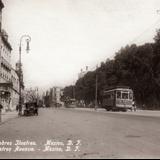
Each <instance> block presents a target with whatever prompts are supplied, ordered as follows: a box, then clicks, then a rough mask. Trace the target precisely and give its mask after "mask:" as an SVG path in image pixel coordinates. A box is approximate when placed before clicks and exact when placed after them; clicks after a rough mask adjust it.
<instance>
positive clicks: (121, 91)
mask: <svg viewBox="0 0 160 160" xmlns="http://www.w3.org/2000/svg"><path fill="white" fill-rule="evenodd" d="M133 103H134V100H133V90H132V89H130V88H129V87H128V86H116V87H111V88H107V89H105V90H104V91H103V101H102V106H103V108H105V109H106V110H107V111H124V112H126V111H127V110H133Z"/></svg>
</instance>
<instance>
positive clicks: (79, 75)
mask: <svg viewBox="0 0 160 160" xmlns="http://www.w3.org/2000/svg"><path fill="white" fill-rule="evenodd" d="M86 73H88V66H86V70H85V71H83V69H81V72H80V73H79V74H78V78H79V79H80V78H83V77H84V76H85V74H86Z"/></svg>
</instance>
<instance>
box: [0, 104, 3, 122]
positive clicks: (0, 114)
mask: <svg viewBox="0 0 160 160" xmlns="http://www.w3.org/2000/svg"><path fill="white" fill-rule="evenodd" d="M2 109H3V106H2V104H1V103H0V122H2Z"/></svg>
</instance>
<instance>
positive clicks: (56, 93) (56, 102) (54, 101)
mask: <svg viewBox="0 0 160 160" xmlns="http://www.w3.org/2000/svg"><path fill="white" fill-rule="evenodd" d="M61 96H62V88H60V87H53V88H51V89H50V104H51V105H52V106H55V107H57V106H60V105H61V104H62V102H61Z"/></svg>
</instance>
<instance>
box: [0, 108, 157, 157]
mask: <svg viewBox="0 0 160 160" xmlns="http://www.w3.org/2000/svg"><path fill="white" fill-rule="evenodd" d="M148 114H149V113H148ZM148 114H147V116H145V114H144V115H136V114H132V115H131V113H107V112H87V111H83V110H74V109H58V110H56V109H41V110H40V114H39V116H38V117H36V116H35V117H22V118H16V119H14V120H12V121H9V122H7V123H5V124H3V125H1V126H0V150H3V149H7V148H11V149H12V150H11V152H6V151H5V152H4V151H0V158H101V159H103V158H160V117H158V116H152V115H150V116H148ZM16 140H21V141H25V142H26V141H28V142H26V144H27V143H28V144H27V145H26V146H23V145H18V147H19V148H17V146H15V144H16ZM47 140H48V141H49V140H52V142H54V143H52V145H47V146H45V144H46V142H47ZM78 140H80V141H78ZM6 142H8V144H5V145H4V143H6ZM71 142H73V145H71V148H69V147H70V145H69V144H68V143H71ZM79 142H80V144H79ZM11 143H12V144H11ZM29 143H32V144H30V145H29ZM45 147H46V148H45ZM16 148H17V150H21V149H22V148H23V149H26V148H28V150H30V151H29V152H22V151H21V152H15V151H16ZM51 148H52V151H49V149H51ZM32 149H33V152H32V151H31V150H32ZM45 149H48V151H46V152H45ZM67 149H68V150H69V149H71V151H67Z"/></svg>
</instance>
